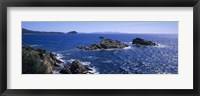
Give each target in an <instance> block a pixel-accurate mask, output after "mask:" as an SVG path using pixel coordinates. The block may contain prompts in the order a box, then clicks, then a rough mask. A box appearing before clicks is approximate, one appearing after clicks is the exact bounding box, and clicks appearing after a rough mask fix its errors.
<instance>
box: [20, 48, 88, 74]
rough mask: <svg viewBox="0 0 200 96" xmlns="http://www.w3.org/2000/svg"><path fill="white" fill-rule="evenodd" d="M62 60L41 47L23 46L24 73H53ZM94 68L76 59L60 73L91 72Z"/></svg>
mask: <svg viewBox="0 0 200 96" xmlns="http://www.w3.org/2000/svg"><path fill="white" fill-rule="evenodd" d="M62 63H64V62H62V61H61V60H59V59H58V58H57V54H54V53H52V52H47V51H46V50H44V49H41V48H37V49H36V48H33V47H30V46H23V47H22V73H23V74H52V73H53V72H52V71H53V70H54V69H55V68H58V67H61V66H60V64H62ZM91 70H92V69H90V68H88V67H86V66H84V65H82V64H81V62H80V61H79V60H74V61H73V62H72V63H71V66H65V67H64V68H63V69H62V70H61V71H59V73H60V74H88V73H89V74H90V72H89V71H91Z"/></svg>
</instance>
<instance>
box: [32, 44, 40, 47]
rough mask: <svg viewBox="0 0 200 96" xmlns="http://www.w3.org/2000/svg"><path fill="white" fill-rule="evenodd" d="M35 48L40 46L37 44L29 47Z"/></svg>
mask: <svg viewBox="0 0 200 96" xmlns="http://www.w3.org/2000/svg"><path fill="white" fill-rule="evenodd" d="M37 46H40V45H37V44H33V45H30V47H37Z"/></svg>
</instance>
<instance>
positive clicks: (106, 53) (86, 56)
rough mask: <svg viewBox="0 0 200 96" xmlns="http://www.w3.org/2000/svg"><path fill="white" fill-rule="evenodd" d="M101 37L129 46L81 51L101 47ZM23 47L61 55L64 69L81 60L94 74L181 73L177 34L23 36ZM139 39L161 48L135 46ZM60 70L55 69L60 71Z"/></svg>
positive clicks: (59, 56)
mask: <svg viewBox="0 0 200 96" xmlns="http://www.w3.org/2000/svg"><path fill="white" fill-rule="evenodd" d="M100 36H103V37H105V39H113V40H119V41H121V42H124V43H126V44H128V45H129V47H126V48H123V49H108V50H80V49H78V48H77V47H78V46H87V45H90V44H99V42H100V41H101V40H100V39H99V37H100ZM22 37H23V38H22V42H23V45H30V46H32V47H35V48H44V49H46V50H47V51H49V52H54V53H56V54H58V55H57V56H58V58H59V59H61V60H62V61H64V63H63V64H62V66H68V65H69V63H70V62H72V61H73V60H75V59H78V60H80V61H81V62H82V64H83V65H85V66H88V67H89V68H91V69H93V70H92V72H93V73H94V74H178V35H177V34H23V36H22ZM136 37H139V38H143V39H145V40H150V41H152V42H155V43H157V44H158V45H159V46H140V47H138V46H135V45H132V44H131V42H132V40H133V39H134V38H136ZM58 70H59V69H57V70H55V72H54V73H56V71H58Z"/></svg>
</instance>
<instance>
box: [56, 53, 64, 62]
mask: <svg viewBox="0 0 200 96" xmlns="http://www.w3.org/2000/svg"><path fill="white" fill-rule="evenodd" d="M54 54H56V53H54ZM63 57H64V56H63V55H62V54H56V58H57V59H59V60H60V61H62V62H66V61H65V60H63V59H62V58H63Z"/></svg>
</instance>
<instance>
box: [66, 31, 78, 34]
mask: <svg viewBox="0 0 200 96" xmlns="http://www.w3.org/2000/svg"><path fill="white" fill-rule="evenodd" d="M67 34H78V32H76V31H70V32H68V33H67Z"/></svg>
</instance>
